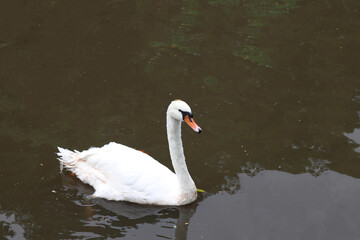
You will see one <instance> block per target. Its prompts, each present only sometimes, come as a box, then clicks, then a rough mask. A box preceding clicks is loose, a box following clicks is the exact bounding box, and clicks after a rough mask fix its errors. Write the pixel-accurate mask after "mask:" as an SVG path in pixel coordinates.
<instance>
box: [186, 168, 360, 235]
mask: <svg viewBox="0 0 360 240" xmlns="http://www.w3.org/2000/svg"><path fill="white" fill-rule="evenodd" d="M239 177H240V183H241V189H240V191H239V192H237V193H236V194H234V195H229V194H228V193H226V192H224V193H220V194H217V195H214V196H211V197H209V198H207V199H206V201H204V202H202V203H201V204H200V205H199V207H198V208H197V210H196V214H195V215H194V216H193V218H192V219H191V222H192V223H193V224H191V225H190V228H189V232H188V236H194V237H198V238H199V237H200V236H203V237H204V239H220V238H221V237H223V236H224V233H231V236H232V238H233V239H299V240H300V239H306V238H311V239H349V240H350V239H357V238H358V237H359V236H360V230H359V228H358V223H359V221H360V214H359V212H358V210H359V209H360V203H359V201H358V199H359V197H360V180H359V179H356V178H352V177H349V176H346V175H342V174H339V173H336V172H333V171H326V172H324V173H323V174H322V175H321V176H319V177H313V176H312V175H310V174H299V175H293V174H288V173H284V172H278V171H262V172H260V173H259V174H258V175H257V176H255V177H250V176H248V175H246V174H240V175H239ZM209 209H211V211H209ZM204 219H206V221H204Z"/></svg>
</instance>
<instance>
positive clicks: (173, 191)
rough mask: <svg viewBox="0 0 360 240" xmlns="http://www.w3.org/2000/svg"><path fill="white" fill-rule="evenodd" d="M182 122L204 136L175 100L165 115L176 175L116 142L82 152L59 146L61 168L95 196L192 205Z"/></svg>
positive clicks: (194, 191) (183, 105) (182, 104)
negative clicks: (182, 140) (93, 190)
mask: <svg viewBox="0 0 360 240" xmlns="http://www.w3.org/2000/svg"><path fill="white" fill-rule="evenodd" d="M182 121H185V122H186V123H187V124H188V125H189V126H190V127H191V128H192V129H193V130H194V131H195V132H198V133H201V131H202V130H201V128H200V127H199V126H198V125H197V124H196V123H195V121H194V120H193V115H192V112H191V109H190V107H189V105H187V104H186V103H185V102H184V101H181V100H175V101H172V102H171V103H170V105H169V107H168V109H167V113H166V128H167V137H168V141H169V149H170V157H171V161H172V164H173V167H174V170H175V174H174V173H173V172H172V171H170V170H169V169H168V168H167V167H165V166H164V165H162V164H160V163H159V162H158V161H156V160H155V159H153V158H152V157H150V156H149V155H147V154H145V153H143V152H141V151H138V150H135V149H133V148H130V147H127V146H124V145H122V144H118V143H114V142H111V143H109V144H107V145H105V146H103V147H101V148H95V147H94V148H90V149H89V150H85V151H82V152H78V151H76V150H75V151H74V152H73V151H70V150H67V149H63V148H60V147H58V149H59V152H58V153H57V155H58V156H59V158H58V160H59V161H60V166H61V169H62V167H63V166H64V167H65V168H66V169H68V170H69V171H71V172H73V173H75V174H76V176H77V177H78V178H79V179H80V180H81V181H83V182H84V183H87V184H90V185H91V186H92V187H94V189H95V192H94V194H93V197H100V198H105V199H108V200H117V201H129V202H135V203H140V204H153V205H177V206H179V205H185V204H189V203H191V202H193V201H195V200H196V197H197V189H196V186H195V184H194V181H193V180H192V178H191V176H190V174H189V172H188V169H187V166H186V162H185V156H184V151H183V146H182V142H181V122H182Z"/></svg>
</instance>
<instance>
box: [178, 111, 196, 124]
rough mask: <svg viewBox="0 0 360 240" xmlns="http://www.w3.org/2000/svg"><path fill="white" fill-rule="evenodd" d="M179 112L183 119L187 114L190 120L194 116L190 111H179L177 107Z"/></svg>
mask: <svg viewBox="0 0 360 240" xmlns="http://www.w3.org/2000/svg"><path fill="white" fill-rule="evenodd" d="M179 112H181V114H182V118H183V120H184V119H185V117H186V116H189V118H190V121H191V119H192V118H193V117H194V115H193V114H192V113H190V112H184V111H181V110H180V109H179Z"/></svg>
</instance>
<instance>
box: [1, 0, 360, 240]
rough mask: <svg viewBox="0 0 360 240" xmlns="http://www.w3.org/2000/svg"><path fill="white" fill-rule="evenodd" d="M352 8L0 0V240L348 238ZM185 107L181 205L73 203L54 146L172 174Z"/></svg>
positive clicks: (353, 118) (78, 198)
mask: <svg viewBox="0 0 360 240" xmlns="http://www.w3.org/2000/svg"><path fill="white" fill-rule="evenodd" d="M359 5H360V4H359V3H358V1H350V0H349V1H332V2H329V1H325V0H320V1H296V0H291V1H290V0H289V1H283V2H278V1H272V0H269V1H255V2H254V1H236V0H235V1H196V2H194V1H180V2H179V1H136V2H135V1H126V0H124V1H103V2H99V1H78V2H73V1H51V2H48V1H36V2H29V1H3V2H2V3H1V8H0V66H1V70H0V149H1V152H0V160H1V168H0V182H1V184H0V194H1V195H0V236H1V237H4V238H5V239H43V238H48V239H94V238H96V239H116V238H125V239H144V238H146V239H164V238H165V239H167V238H169V239H175V238H176V239H186V238H187V239H202V238H204V239H219V238H224V239H304V238H308V239H339V238H340V237H341V238H342V239H357V238H359V237H360V230H359V228H358V227H357V223H358V222H359V218H360V217H359V216H360V203H359V201H357V199H359V187H360V183H359V178H360V156H359V153H360V150H359V144H360V124H359V123H360V121H359V116H360V105H359V101H360V97H359V96H360V81H359V77H360V70H359V67H358V66H359V57H358V52H359V50H360V49H359V45H358V39H359V38H360V33H359V31H357V29H360V18H359V10H360V8H359V7H360V6H359ZM177 98H180V99H183V100H185V101H186V102H188V103H189V105H190V106H191V107H192V110H193V113H194V116H195V120H196V122H197V123H198V124H199V125H200V126H201V127H202V129H203V130H204V131H203V133H202V134H201V135H199V134H194V133H193V132H192V130H191V129H189V128H186V127H185V126H184V128H183V141H184V148H185V154H186V157H187V164H188V168H189V171H190V173H191V175H192V177H193V179H194V181H195V182H196V184H197V186H198V187H199V188H201V189H205V190H206V193H202V194H200V196H199V198H198V200H197V201H196V202H195V203H193V204H191V205H189V206H185V207H176V208H175V207H166V208H155V207H144V206H139V205H136V204H129V203H119V202H111V201H105V200H101V199H96V200H91V201H89V200H87V199H88V198H87V196H88V195H90V194H91V193H92V189H91V188H90V187H89V186H86V185H84V184H82V183H81V182H79V181H78V180H76V179H75V178H73V177H71V176H69V175H68V174H61V173H59V165H58V162H57V160H56V155H55V152H56V151H57V149H56V146H62V147H65V148H69V149H77V150H84V149H87V148H89V147H90V146H102V145H104V144H106V143H108V142H110V141H115V142H119V143H123V144H126V145H128V146H131V147H134V148H137V149H141V150H144V151H145V152H147V153H149V154H150V155H151V156H153V157H154V158H155V159H157V160H159V161H160V162H161V163H162V164H164V165H166V166H168V167H170V168H172V166H171V163H170V161H169V156H168V155H169V153H168V147H167V140H166V132H165V111H166V108H167V105H168V104H169V103H170V101H171V100H173V99H177Z"/></svg>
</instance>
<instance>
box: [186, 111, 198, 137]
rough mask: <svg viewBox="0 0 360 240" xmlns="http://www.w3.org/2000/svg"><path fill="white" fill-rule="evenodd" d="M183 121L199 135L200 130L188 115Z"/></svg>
mask: <svg viewBox="0 0 360 240" xmlns="http://www.w3.org/2000/svg"><path fill="white" fill-rule="evenodd" d="M184 121H185V122H186V123H187V124H188V125H189V126H190V127H191V128H192V129H193V130H194V131H195V132H197V133H201V132H202V130H201V128H200V127H199V126H198V125H197V124H196V123H195V121H194V119H193V118H191V117H190V116H189V115H186V117H185V118H184Z"/></svg>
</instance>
